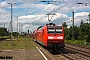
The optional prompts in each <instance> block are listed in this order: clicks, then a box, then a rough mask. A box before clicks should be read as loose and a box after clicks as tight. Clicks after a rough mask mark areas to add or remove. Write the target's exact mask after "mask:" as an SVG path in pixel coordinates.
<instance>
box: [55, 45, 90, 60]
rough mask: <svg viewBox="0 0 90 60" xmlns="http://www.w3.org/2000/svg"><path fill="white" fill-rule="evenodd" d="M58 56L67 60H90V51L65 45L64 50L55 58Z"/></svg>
mask: <svg viewBox="0 0 90 60" xmlns="http://www.w3.org/2000/svg"><path fill="white" fill-rule="evenodd" d="M60 55H63V56H65V57H67V58H68V59H69V60H90V49H85V48H81V47H77V46H73V45H68V44H66V46H65V50H62V51H60V52H59V53H58V54H56V55H55V56H56V57H57V58H59V56H60Z"/></svg>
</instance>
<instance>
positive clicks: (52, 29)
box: [34, 23, 65, 51]
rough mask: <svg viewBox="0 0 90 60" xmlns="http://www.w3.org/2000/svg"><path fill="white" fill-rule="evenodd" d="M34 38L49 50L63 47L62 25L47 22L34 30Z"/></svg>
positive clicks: (57, 49)
mask: <svg viewBox="0 0 90 60" xmlns="http://www.w3.org/2000/svg"><path fill="white" fill-rule="evenodd" d="M34 32H35V33H34V36H35V37H34V40H35V41H36V42H38V43H39V44H41V45H43V46H45V47H47V48H48V50H49V51H59V50H61V49H64V47H65V44H64V40H65V39H64V27H63V26H56V25H55V24H54V23H48V24H46V25H45V26H40V27H38V28H37V29H36V30H35V31H34Z"/></svg>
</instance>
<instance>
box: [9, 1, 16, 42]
mask: <svg viewBox="0 0 90 60" xmlns="http://www.w3.org/2000/svg"><path fill="white" fill-rule="evenodd" d="M8 4H10V5H11V43H13V41H12V40H13V39H12V32H13V26H12V5H13V4H16V3H8Z"/></svg>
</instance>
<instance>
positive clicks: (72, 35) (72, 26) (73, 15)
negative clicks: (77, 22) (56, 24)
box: [72, 11, 74, 40]
mask: <svg viewBox="0 0 90 60" xmlns="http://www.w3.org/2000/svg"><path fill="white" fill-rule="evenodd" d="M72 18H73V20H72V39H73V40H74V11H72Z"/></svg>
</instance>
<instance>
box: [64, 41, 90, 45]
mask: <svg viewBox="0 0 90 60" xmlns="http://www.w3.org/2000/svg"><path fill="white" fill-rule="evenodd" d="M65 42H66V43H70V44H76V45H81V46H90V43H89V42H86V40H65Z"/></svg>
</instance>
